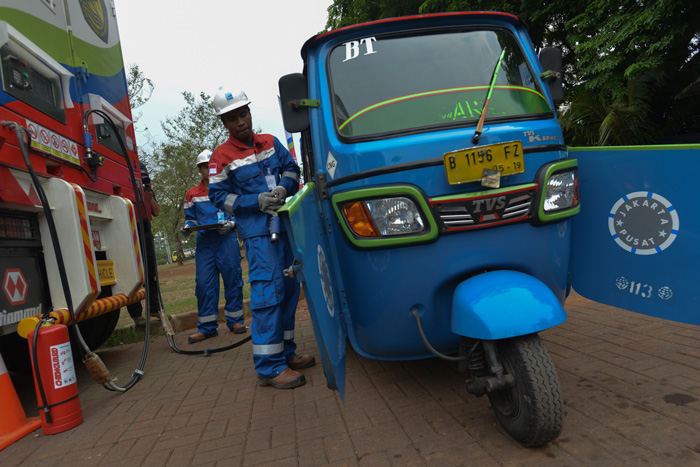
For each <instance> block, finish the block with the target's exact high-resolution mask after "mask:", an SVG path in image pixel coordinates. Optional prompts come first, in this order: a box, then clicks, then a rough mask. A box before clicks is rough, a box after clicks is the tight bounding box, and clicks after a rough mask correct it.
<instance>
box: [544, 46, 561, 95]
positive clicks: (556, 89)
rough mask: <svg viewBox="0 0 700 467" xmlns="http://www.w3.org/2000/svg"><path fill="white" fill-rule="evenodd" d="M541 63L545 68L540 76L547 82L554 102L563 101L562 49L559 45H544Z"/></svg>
mask: <svg viewBox="0 0 700 467" xmlns="http://www.w3.org/2000/svg"><path fill="white" fill-rule="evenodd" d="M540 64H541V65H542V70H544V72H543V73H542V74H541V75H540V76H541V77H542V78H543V79H544V80H545V81H546V82H547V85H548V86H549V93H550V94H551V95H552V99H553V100H554V103H555V104H559V103H561V102H562V101H563V100H564V87H563V85H562V65H561V49H560V48H559V47H544V48H543V49H542V51H541V52H540Z"/></svg>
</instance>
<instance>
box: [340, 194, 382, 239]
mask: <svg viewBox="0 0 700 467" xmlns="http://www.w3.org/2000/svg"><path fill="white" fill-rule="evenodd" d="M343 214H345V219H347V221H348V225H349V226H350V228H351V229H352V231H353V232H355V234H356V235H359V236H360V237H380V236H381V235H380V234H379V229H377V226H376V225H374V221H373V220H372V215H371V214H370V213H369V211H368V210H367V205H365V203H364V202H363V201H351V202H349V203H346V204H345V205H343Z"/></svg>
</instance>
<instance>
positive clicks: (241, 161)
mask: <svg viewBox="0 0 700 467" xmlns="http://www.w3.org/2000/svg"><path fill="white" fill-rule="evenodd" d="M249 104H250V100H248V97H247V96H246V94H245V93H244V92H243V91H238V90H236V91H233V92H229V91H227V90H224V88H223V87H221V88H219V91H218V92H217V93H216V95H215V96H214V100H213V106H214V111H215V113H216V115H218V116H219V117H220V118H221V121H222V123H223V124H224V126H225V127H226V129H228V131H229V138H228V140H227V141H226V142H225V143H223V144H221V145H220V146H219V147H217V148H216V149H215V150H214V154H213V155H212V157H211V160H210V162H209V177H210V184H209V198H210V199H211V201H212V203H214V205H215V206H216V207H217V208H219V209H222V210H224V211H226V212H227V213H229V214H232V215H234V216H235V218H236V223H237V226H238V232H239V234H240V235H241V238H242V239H243V242H244V244H245V249H246V257H247V258H248V273H249V281H250V308H251V311H252V314H253V320H252V324H251V334H252V338H253V362H254V364H255V371H256V372H257V373H258V383H259V384H260V385H262V386H273V387H275V388H280V389H290V388H295V387H299V386H301V385H303V384H304V383H305V382H306V380H305V378H304V375H303V374H302V373H300V372H299V371H298V370H301V369H304V368H309V367H311V366H313V365H315V364H316V360H315V358H314V357H313V356H312V355H297V354H296V344H295V342H294V316H295V314H296V306H297V302H298V300H299V284H298V283H297V282H296V280H295V279H293V278H288V277H284V275H283V270H284V268H286V267H289V266H291V265H292V263H293V261H294V258H293V255H292V249H291V246H290V244H289V239H288V238H287V234H286V232H284V228H283V227H282V228H281V229H280V230H281V232H280V234H279V240H278V241H277V242H273V241H272V240H271V236H270V220H271V218H272V216H274V215H276V211H277V210H278V209H279V208H281V207H282V206H283V205H284V203H285V199H286V198H287V196H291V195H293V194H295V193H296V192H297V191H298V190H299V175H300V170H299V166H298V165H297V164H296V162H295V161H294V159H293V158H292V156H291V154H290V153H289V151H287V149H286V148H285V147H284V146H283V145H282V143H280V141H279V140H278V139H277V138H275V137H274V136H272V135H267V134H257V133H255V132H254V131H253V123H252V117H251V114H250V107H249Z"/></svg>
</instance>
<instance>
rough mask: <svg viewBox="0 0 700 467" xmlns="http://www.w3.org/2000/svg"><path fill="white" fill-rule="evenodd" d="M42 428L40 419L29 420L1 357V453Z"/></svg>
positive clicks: (0, 356)
mask: <svg viewBox="0 0 700 467" xmlns="http://www.w3.org/2000/svg"><path fill="white" fill-rule="evenodd" d="M40 426H41V420H40V419H39V417H32V418H27V417H26V415H25V414H24V409H23V408H22V404H21V403H20V402H19V397H17V392H16V391H15V387H14V386H13V385H12V380H11V379H10V375H9V374H8V372H7V367H6V366H5V361H4V360H3V359H2V355H0V451H2V450H3V449H5V448H6V447H7V446H9V445H10V444H12V443H14V442H15V441H17V440H18V439H21V438H23V437H25V436H26V435H28V434H29V433H31V432H32V431H34V430H36V429H37V428H39V427H40Z"/></svg>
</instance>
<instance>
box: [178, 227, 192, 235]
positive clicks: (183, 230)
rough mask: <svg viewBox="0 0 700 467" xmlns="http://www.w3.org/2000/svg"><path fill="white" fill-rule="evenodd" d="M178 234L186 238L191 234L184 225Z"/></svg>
mask: <svg viewBox="0 0 700 467" xmlns="http://www.w3.org/2000/svg"><path fill="white" fill-rule="evenodd" d="M180 233H182V235H184V236H185V237H187V236H188V235H189V234H191V233H192V231H191V230H190V228H189V227H187V226H186V225H183V226H182V228H180Z"/></svg>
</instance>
